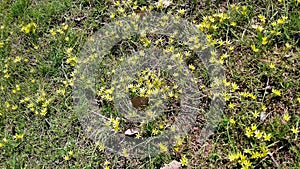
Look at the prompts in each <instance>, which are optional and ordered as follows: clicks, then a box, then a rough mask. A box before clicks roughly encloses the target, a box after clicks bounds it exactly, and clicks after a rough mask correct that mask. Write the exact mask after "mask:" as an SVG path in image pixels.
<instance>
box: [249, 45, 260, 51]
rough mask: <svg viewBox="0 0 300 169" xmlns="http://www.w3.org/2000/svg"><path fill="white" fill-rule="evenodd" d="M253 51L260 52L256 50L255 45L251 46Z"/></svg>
mask: <svg viewBox="0 0 300 169" xmlns="http://www.w3.org/2000/svg"><path fill="white" fill-rule="evenodd" d="M251 49H252V50H253V52H258V51H259V50H258V49H257V48H256V46H255V45H251Z"/></svg>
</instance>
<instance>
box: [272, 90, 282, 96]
mask: <svg viewBox="0 0 300 169" xmlns="http://www.w3.org/2000/svg"><path fill="white" fill-rule="evenodd" d="M272 93H273V94H274V95H275V96H281V92H280V90H277V89H272Z"/></svg>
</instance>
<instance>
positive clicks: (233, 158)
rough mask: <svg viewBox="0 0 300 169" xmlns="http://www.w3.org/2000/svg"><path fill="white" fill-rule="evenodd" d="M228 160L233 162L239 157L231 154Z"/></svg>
mask: <svg viewBox="0 0 300 169" xmlns="http://www.w3.org/2000/svg"><path fill="white" fill-rule="evenodd" d="M228 158H229V161H234V160H237V159H238V158H239V156H238V155H237V154H235V153H232V154H229V156H228Z"/></svg>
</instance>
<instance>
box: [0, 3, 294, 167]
mask: <svg viewBox="0 0 300 169" xmlns="http://www.w3.org/2000/svg"><path fill="white" fill-rule="evenodd" d="M299 9H300V1H299V0H261V1H243V2H237V1H222V0H216V1H210V0H206V1H199V0H187V1H183V0H172V1H168V0H160V1H159V2H157V1H152V0H149V1H146V0H139V1H133V0H128V1H114V0H90V1H88V0H76V1H71V0H41V1H38V0H14V1H11V0H2V1H1V2H0V168H153V169H156V168H160V167H163V166H164V165H165V164H168V163H170V162H171V161H173V160H177V161H178V162H179V163H180V165H181V167H182V168H243V169H246V168H295V169H296V168H300V142H299V132H300V124H299V123H300V114H299V108H300V78H299V76H300V75H299V72H300V71H299V70H300V53H299V52H300V46H299V44H300V10H299ZM151 12H159V13H162V14H168V15H173V16H175V17H176V18H177V19H178V18H182V19H185V20H187V21H188V22H190V23H192V24H193V25H194V26H195V27H196V28H197V29H198V30H199V31H201V32H202V33H203V35H204V38H205V40H206V41H205V44H204V46H206V47H211V48H213V49H214V50H212V51H211V53H210V54H211V58H210V60H209V63H210V64H214V65H218V66H220V67H221V66H222V67H223V68H224V72H225V76H224V78H223V79H219V81H213V80H210V79H209V77H208V74H207V71H206V70H205V69H203V66H201V64H202V65H203V63H201V61H200V60H199V59H197V55H196V53H194V52H193V49H197V48H199V47H197V45H198V43H199V41H201V42H202V40H201V39H200V40H199V38H197V37H189V38H190V40H191V39H192V40H193V41H194V42H195V46H194V47H193V48H192V49H191V48H188V47H186V44H185V43H183V42H180V41H176V37H177V36H176V34H172V35H170V36H160V35H153V33H151V32H145V33H142V34H141V35H136V36H132V37H130V38H127V39H123V40H122V42H121V43H118V44H116V45H114V46H113V48H112V49H111V50H110V53H108V54H106V55H105V56H104V57H103V58H105V59H104V61H103V62H101V65H100V68H99V69H98V70H97V71H96V75H97V84H99V85H96V87H95V88H94V89H93V90H92V91H93V92H94V93H95V95H96V96H97V97H96V99H97V103H96V104H97V105H98V106H99V107H100V108H101V112H100V114H101V117H105V118H107V119H108V121H107V123H106V125H107V126H108V127H111V129H112V130H114V132H115V133H124V132H125V131H126V129H128V125H130V124H128V123H127V121H126V119H125V120H124V119H123V116H122V114H120V112H118V111H117V109H116V107H115V105H114V99H116V98H115V97H114V95H113V93H114V92H118V90H117V89H116V88H113V87H112V86H111V83H112V81H113V79H111V76H112V74H114V73H116V72H117V71H116V69H115V68H114V67H117V66H118V65H120V63H122V61H124V60H125V59H126V58H127V57H128V56H129V55H130V54H131V53H132V52H134V51H138V50H139V51H140V50H142V49H149V48H150V47H151V46H156V47H157V48H160V49H162V50H164V51H166V53H168V52H169V53H170V52H171V53H175V55H174V57H175V60H181V61H182V62H184V63H186V64H187V67H188V69H189V71H190V72H191V73H192V74H193V75H194V76H195V77H196V78H194V79H191V81H195V82H196V84H198V87H199V91H202V93H201V96H203V97H202V100H201V101H202V102H201V104H200V106H199V107H196V108H197V110H203V111H199V112H198V113H199V114H198V116H197V118H195V121H197V123H195V125H194V126H193V127H192V128H190V130H189V132H188V133H187V135H186V136H185V137H183V138H179V139H176V141H175V142H174V145H173V147H171V148H169V149H168V147H167V146H166V145H164V144H163V143H161V144H159V150H160V153H157V154H156V155H154V156H149V157H146V158H130V157H128V156H127V155H128V154H126V147H125V148H123V150H122V152H123V154H116V153H111V152H110V151H109V147H106V145H105V144H103V143H102V142H101V141H95V140H93V139H91V138H90V137H89V135H87V132H86V130H88V131H91V132H93V129H94V128H89V127H88V128H85V127H86V126H84V124H83V123H82V122H81V121H80V114H77V113H74V104H75V103H74V101H75V100H73V92H74V88H75V87H74V83H77V81H76V80H77V79H84V77H83V76H80V78H79V76H76V75H78V69H77V68H78V65H80V64H81V63H82V60H81V59H80V51H81V50H82V47H83V46H84V44H85V43H86V42H87V41H88V38H89V37H90V36H92V35H93V34H94V33H95V32H97V31H98V30H100V29H101V28H103V27H104V26H106V25H108V24H110V23H113V22H114V21H116V20H118V18H122V17H124V16H132V15H133V16H137V15H138V16H141V17H144V16H146V15H149V13H151ZM161 24H163V23H161ZM109 33H113V32H109ZM201 45H203V44H201ZM171 76H175V77H176V76H178V74H177V75H176V74H172V75H170V74H164V73H162V74H159V73H157V72H156V71H155V70H148V69H147V70H144V71H141V72H140V73H139V74H138V75H137V76H136V79H133V80H132V81H131V82H130V84H129V85H128V89H127V90H126V91H127V93H128V95H129V96H130V98H131V99H132V100H137V101H134V102H132V104H133V105H134V106H135V105H137V106H135V107H137V108H138V109H147V106H150V105H148V103H147V102H149V100H147V99H148V98H149V97H150V96H151V95H152V94H153V93H155V92H161V93H162V94H163V96H164V99H165V100H166V102H167V103H168V106H167V107H169V108H170V107H172V106H173V108H181V107H180V105H178V104H177V103H178V98H180V97H179V96H180V95H181V94H182V90H181V88H180V86H179V87H178V86H177V85H176V84H175V83H174V81H173V80H172V77H171ZM76 78H77V79H76ZM218 82H219V83H218ZM216 85H217V86H223V87H225V88H224V91H222V93H220V95H219V96H221V97H222V100H224V102H225V106H224V109H222V112H221V113H222V114H221V119H220V120H219V121H218V125H217V126H216V129H215V131H214V133H213V134H211V135H210V136H209V138H208V139H206V140H205V141H204V142H200V141H199V138H198V136H199V134H200V132H201V127H203V125H202V124H204V123H205V122H206V120H205V119H206V118H205V111H207V110H208V107H209V105H210V103H211V102H212V100H213V98H212V91H211V88H212V87H213V86H216ZM75 86H76V84H75ZM150 103H151V102H150ZM141 104H143V106H145V107H146V108H144V107H142V106H139V105H141ZM168 110H169V109H168ZM141 111H142V110H141ZM170 112H171V113H170ZM203 112H204V113H203ZM178 113H180V112H178V111H176V110H173V109H172V110H170V111H169V113H168V111H166V113H165V114H164V115H163V116H162V117H161V118H160V119H155V120H149V119H151V117H152V114H149V113H148V114H147V117H148V116H149V118H148V119H147V120H145V121H143V122H142V123H140V124H132V125H135V126H136V127H138V130H139V131H138V132H137V133H136V135H135V137H138V138H143V137H144V138H148V137H154V136H157V135H163V130H164V129H167V128H168V125H169V124H170V123H172V122H173V121H174V119H176V116H178ZM202 115H204V116H202Z"/></svg>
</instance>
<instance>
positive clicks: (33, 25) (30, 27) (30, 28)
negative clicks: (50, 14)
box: [21, 22, 36, 34]
mask: <svg viewBox="0 0 300 169" xmlns="http://www.w3.org/2000/svg"><path fill="white" fill-rule="evenodd" d="M35 30H36V23H34V22H31V23H29V24H27V25H24V26H22V28H21V32H24V33H26V34H29V33H30V32H31V33H35Z"/></svg>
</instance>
